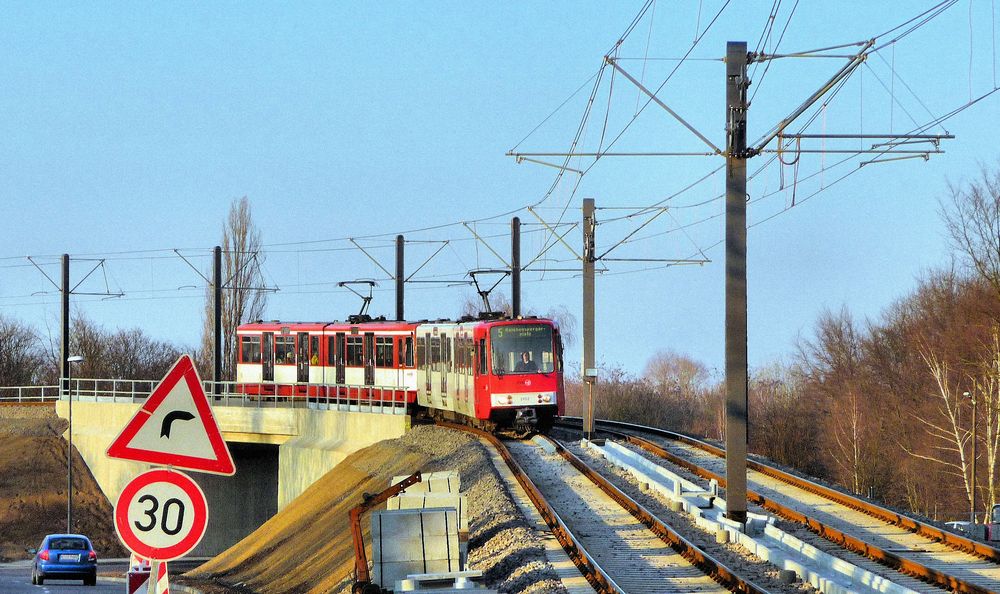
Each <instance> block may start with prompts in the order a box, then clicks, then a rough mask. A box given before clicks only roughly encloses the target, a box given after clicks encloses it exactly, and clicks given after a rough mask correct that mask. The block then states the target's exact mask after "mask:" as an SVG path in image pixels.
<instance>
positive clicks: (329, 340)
mask: <svg viewBox="0 0 1000 594" xmlns="http://www.w3.org/2000/svg"><path fill="white" fill-rule="evenodd" d="M333 339H334V337H333V336H327V337H326V363H327V365H336V364H337V348H336V347H335V346H334V342H333Z"/></svg>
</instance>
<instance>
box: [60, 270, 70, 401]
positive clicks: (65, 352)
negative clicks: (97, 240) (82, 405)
mask: <svg viewBox="0 0 1000 594" xmlns="http://www.w3.org/2000/svg"><path fill="white" fill-rule="evenodd" d="M60 292H61V293H62V337H61V341H60V342H61V344H60V349H59V353H60V355H59V388H60V392H61V393H63V394H64V393H66V391H67V390H69V385H68V384H67V382H66V372H67V371H68V369H67V367H69V363H67V362H66V359H69V293H70V287H69V254H63V255H62V287H61V289H60Z"/></svg>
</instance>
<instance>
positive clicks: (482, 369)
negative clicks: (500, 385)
mask: <svg viewBox="0 0 1000 594" xmlns="http://www.w3.org/2000/svg"><path fill="white" fill-rule="evenodd" d="M479 374H480V375H486V339H485V338H480V339H479Z"/></svg>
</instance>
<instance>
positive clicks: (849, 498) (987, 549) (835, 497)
mask: <svg viewBox="0 0 1000 594" xmlns="http://www.w3.org/2000/svg"><path fill="white" fill-rule="evenodd" d="M599 422H600V423H601V424H606V425H608V426H617V427H624V428H632V429H637V430H641V431H646V432H650V433H654V434H656V435H660V436H662V437H667V438H669V439H672V440H674V441H679V442H681V443H685V444H687V445H690V446H692V447H695V448H698V449H700V450H702V451H705V452H708V453H710V454H713V455H715V456H719V457H723V458H724V457H725V455H726V450H724V449H723V448H720V447H717V446H714V445H712V444H710V443H706V442H704V441H701V440H699V439H695V438H693V437H690V436H687V435H684V434H682V433H675V432H673V431H667V430H665V429H655V428H651V427H643V426H641V425H633V424H631V423H624V422H621V421H599ZM747 468H750V469H751V470H756V471H757V472H759V473H761V474H763V475H765V476H769V477H771V478H773V479H777V480H779V481H781V482H784V483H787V484H789V485H793V486H795V487H798V488H800V489H803V490H805V491H809V492H810V493H814V494H816V495H819V496H821V497H825V498H827V499H829V500H831V501H834V502H836V503H839V504H841V505H844V506H847V507H850V508H853V509H856V510H858V511H860V512H863V513H865V514H868V515H869V516H872V517H874V518H878V519H879V520H882V521H883V522H888V523H890V524H895V525H897V526H900V527H902V528H906V529H907V530H909V531H911V532H914V533H916V534H919V535H920V536H923V537H925V538H929V539H931V540H936V541H940V542H941V543H942V544H944V545H947V546H949V547H951V548H953V549H956V550H959V551H963V552H966V553H971V554H973V555H976V556H979V557H982V558H984V559H988V560H990V561H993V562H995V563H1000V549H997V548H995V547H991V546H989V545H987V544H984V543H981V542H976V541H974V540H972V539H970V538H966V537H964V536H961V535H958V534H953V533H951V532H948V531H947V530H942V529H940V528H936V527H934V526H931V525H929V524H925V523H923V522H920V521H917V520H914V519H913V518H910V517H907V516H904V515H902V514H900V513H898V512H894V511H892V510H889V509H886V508H884V507H882V506H880V505H876V504H874V503H872V502H870V501H866V500H864V499H861V498H859V497H854V496H853V495H848V494H847V493H843V492H841V491H837V490H836V489H831V488H830V487H826V486H824V485H820V484H818V483H815V482H813V481H810V480H808V479H805V478H802V477H800V476H796V475H794V474H791V473H788V472H785V471H783V470H780V469H778V468H775V467H773V466H769V465H767V464H764V463H761V462H757V461H754V460H747Z"/></svg>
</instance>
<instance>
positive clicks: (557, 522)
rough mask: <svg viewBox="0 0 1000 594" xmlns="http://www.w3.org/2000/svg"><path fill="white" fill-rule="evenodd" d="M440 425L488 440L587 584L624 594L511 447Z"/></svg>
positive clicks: (441, 423)
mask: <svg viewBox="0 0 1000 594" xmlns="http://www.w3.org/2000/svg"><path fill="white" fill-rule="evenodd" d="M436 424H437V425H439V426H441V427H447V428H449V429H454V430H457V431H464V432H466V433H472V434H473V435H476V436H479V437H481V438H483V439H485V440H486V441H488V442H489V443H490V445H492V446H493V447H494V449H496V451H497V452H498V453H499V454H500V457H501V458H503V461H504V462H506V463H507V468H509V469H510V471H511V473H512V474H513V475H514V478H515V479H517V482H518V483H519V484H520V485H521V488H522V489H524V492H525V493H526V494H527V495H528V498H529V499H530V500H531V503H532V504H534V506H535V509H537V510H538V513H539V515H541V516H542V519H543V520H544V521H545V524H546V525H547V526H548V527H549V530H551V531H552V534H553V535H554V536H555V537H556V540H558V541H559V544H560V545H562V547H563V550H565V551H566V554H567V555H569V558H570V560H571V561H572V562H573V565H575V566H576V568H577V569H578V570H579V571H580V573H581V575H583V577H584V579H586V580H587V583H589V584H590V585H591V586H592V587H593V588H594V590H595V591H597V592H598V593H600V594H619V593H620V592H621V588H619V587H618V585H617V584H616V583H615V582H614V580H613V579H611V578H610V577H609V576H608V575H607V573H605V572H604V570H603V569H601V567H600V566H599V565H598V564H597V563H596V562H595V561H594V559H592V558H591V557H590V556H589V555H588V554H587V551H586V550H585V549H584V548H583V547H582V546H581V545H580V543H579V542H577V540H576V538H574V536H573V534H572V533H571V532H570V531H569V530H568V529H567V528H566V525H565V524H564V523H563V521H562V518H560V517H559V514H557V513H556V511H555V510H554V509H553V508H552V506H551V505H549V502H548V501H546V499H545V497H544V496H543V495H542V492H541V491H539V490H538V487H536V486H535V484H534V483H532V482H531V479H530V478H528V475H527V474H525V472H524V470H522V469H521V467H520V465H518V463H517V462H516V461H515V460H514V457H513V456H512V455H511V453H510V450H508V449H507V446H505V445H504V444H503V442H501V441H500V439H499V438H497V436H496V435H493V434H492V433H489V432H487V431H483V430H482V429H477V428H474V427H468V426H466V425H459V424H458V423H451V422H448V421H441V420H438V421H436Z"/></svg>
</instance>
